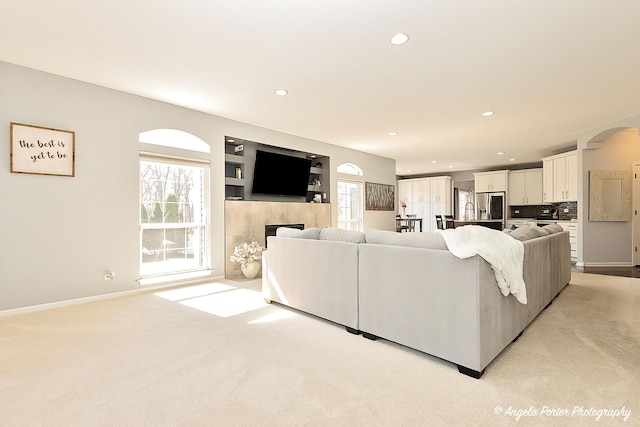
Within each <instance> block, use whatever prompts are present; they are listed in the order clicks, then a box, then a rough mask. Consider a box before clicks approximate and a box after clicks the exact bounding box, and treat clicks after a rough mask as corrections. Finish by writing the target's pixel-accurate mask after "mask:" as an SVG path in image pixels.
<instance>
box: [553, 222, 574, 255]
mask: <svg viewBox="0 0 640 427" xmlns="http://www.w3.org/2000/svg"><path fill="white" fill-rule="evenodd" d="M558 225H559V226H561V227H562V229H563V230H564V231H568V232H569V243H571V261H573V262H576V261H577V260H578V223H577V222H575V221H566V222H561V221H558Z"/></svg>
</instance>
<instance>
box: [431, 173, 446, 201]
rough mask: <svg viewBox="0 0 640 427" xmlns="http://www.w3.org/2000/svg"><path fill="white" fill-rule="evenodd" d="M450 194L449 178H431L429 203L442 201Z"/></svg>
mask: <svg viewBox="0 0 640 427" xmlns="http://www.w3.org/2000/svg"><path fill="white" fill-rule="evenodd" d="M450 196H451V179H450V178H437V179H432V180H431V203H444V202H445V201H447V199H449V197H450Z"/></svg>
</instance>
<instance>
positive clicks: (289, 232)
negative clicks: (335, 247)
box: [276, 227, 320, 240]
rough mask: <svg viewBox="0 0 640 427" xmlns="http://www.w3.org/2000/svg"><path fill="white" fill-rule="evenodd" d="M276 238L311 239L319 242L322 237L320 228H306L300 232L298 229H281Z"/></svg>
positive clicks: (278, 230)
mask: <svg viewBox="0 0 640 427" xmlns="http://www.w3.org/2000/svg"><path fill="white" fill-rule="evenodd" d="M276 236H278V237H293V238H296V239H311V240H318V239H319V237H320V229H319V228H305V229H304V230H300V229H297V228H289V227H280V228H278V229H277V230H276Z"/></svg>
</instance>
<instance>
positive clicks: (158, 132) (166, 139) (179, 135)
mask: <svg viewBox="0 0 640 427" xmlns="http://www.w3.org/2000/svg"><path fill="white" fill-rule="evenodd" d="M139 141H140V142H142V143H144V144H154V145H162V146H164V147H173V148H180V149H183V150H191V151H199V152H201V153H210V152H211V147H210V146H209V144H207V143H206V142H204V141H203V140H201V139H200V138H198V137H197V136H195V135H191V134H190V133H187V132H183V131H181V130H176V129H154V130H149V131H147V132H142V133H141V134H140V139H139Z"/></svg>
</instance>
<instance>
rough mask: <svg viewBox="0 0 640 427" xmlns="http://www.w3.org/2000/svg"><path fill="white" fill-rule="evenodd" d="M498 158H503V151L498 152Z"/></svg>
mask: <svg viewBox="0 0 640 427" xmlns="http://www.w3.org/2000/svg"><path fill="white" fill-rule="evenodd" d="M496 154H497V155H498V156H504V151H500V152H498V153H496Z"/></svg>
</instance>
